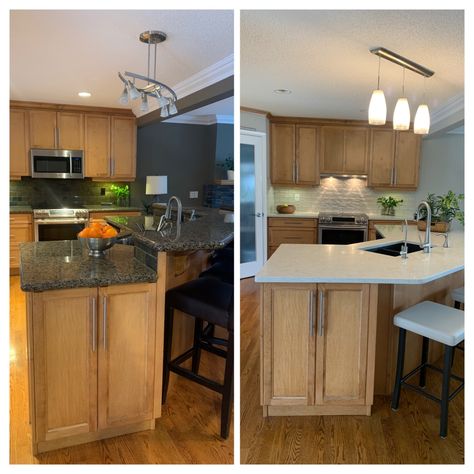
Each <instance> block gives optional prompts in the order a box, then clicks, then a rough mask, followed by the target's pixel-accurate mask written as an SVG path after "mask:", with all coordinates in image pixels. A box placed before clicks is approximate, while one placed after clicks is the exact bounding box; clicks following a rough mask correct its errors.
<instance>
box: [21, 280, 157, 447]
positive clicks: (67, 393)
mask: <svg viewBox="0 0 474 474" xmlns="http://www.w3.org/2000/svg"><path fill="white" fill-rule="evenodd" d="M27 311H28V327H29V334H28V336H29V340H30V341H29V347H31V354H30V355H29V359H30V360H32V372H31V379H30V384H31V390H30V396H31V400H30V403H31V404H32V406H33V410H32V412H31V413H32V426H33V450H34V452H35V453H36V452H44V451H49V450H51V449H56V448H58V447H64V446H71V445H74V444H79V443H84V442H88V441H92V440H94V439H101V438H106V437H110V436H114V435H117V434H122V433H126V432H133V431H139V430H143V429H145V427H146V426H147V425H148V427H151V426H152V424H154V416H153V403H154V373H155V364H154V360H155V359H154V358H155V324H156V322H155V321H156V285H155V284H147V283H143V284H130V285H114V286H110V287H101V288H79V289H71V290H56V291H45V292H40V293H29V294H28V304H27Z"/></svg>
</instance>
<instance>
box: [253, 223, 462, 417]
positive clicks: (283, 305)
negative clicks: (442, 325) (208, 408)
mask: <svg viewBox="0 0 474 474" xmlns="http://www.w3.org/2000/svg"><path fill="white" fill-rule="evenodd" d="M377 230H378V231H379V232H380V233H381V234H382V236H383V237H384V238H382V239H380V240H377V241H372V242H363V243H358V244H353V245H305V244H299V245H294V244H283V245H281V246H280V247H279V248H278V249H277V250H276V252H275V253H274V254H273V255H272V257H271V258H270V259H269V260H268V261H267V263H266V264H265V266H264V267H263V269H262V270H261V271H260V272H259V273H258V274H257V276H256V277H255V281H256V282H257V283H262V287H263V288H262V300H261V325H260V328H261V339H260V340H261V351H260V354H261V361H260V369H261V391H260V394H261V400H260V401H261V405H262V406H263V410H264V416H268V415H324V414H328V415H342V414H346V415H362V414H365V415H370V414H371V406H372V404H373V396H374V393H375V394H389V393H390V392H391V390H392V387H393V377H394V371H395V362H396V349H397V331H396V328H395V327H394V326H393V324H392V319H393V315H394V314H395V313H398V312H399V311H401V310H403V309H405V308H407V307H409V306H412V305H414V304H416V303H418V302H420V301H423V300H431V301H436V302H438V303H443V304H449V305H452V301H451V299H450V290H451V289H453V288H456V287H459V286H462V285H463V268H464V248H463V247H464V236H463V233H462V232H451V233H450V234H449V248H444V247H443V243H444V237H443V236H438V235H433V240H432V243H433V248H432V252H431V253H423V252H422V251H418V252H413V253H410V254H409V255H408V258H407V259H403V258H402V257H401V256H388V255H381V254H378V253H375V252H373V251H368V249H373V248H374V247H384V246H387V245H390V244H394V243H395V242H400V241H401V240H403V233H402V231H401V228H400V227H399V226H393V225H390V226H383V225H381V226H377ZM408 242H411V243H413V244H418V242H419V240H418V231H417V228H416V226H409V231H408ZM410 337H412V338H413V340H410V342H409V343H407V348H409V352H408V353H407V355H406V370H410V369H412V368H413V367H414V366H415V365H417V364H418V363H419V349H420V347H421V341H420V340H418V341H417V339H421V338H418V336H416V335H414V334H413V335H410ZM439 349H440V348H439V346H436V345H435V344H433V347H432V348H431V349H430V359H431V360H433V359H436V358H437V357H438V355H439V354H440V352H439Z"/></svg>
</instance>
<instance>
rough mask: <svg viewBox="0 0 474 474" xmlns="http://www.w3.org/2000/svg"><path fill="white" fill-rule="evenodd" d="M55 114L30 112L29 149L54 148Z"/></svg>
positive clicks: (40, 111) (53, 112) (45, 111)
mask: <svg viewBox="0 0 474 474" xmlns="http://www.w3.org/2000/svg"><path fill="white" fill-rule="evenodd" d="M56 126H57V125H56V112H55V111H51V110H30V144H31V148H56V146H57V143H56Z"/></svg>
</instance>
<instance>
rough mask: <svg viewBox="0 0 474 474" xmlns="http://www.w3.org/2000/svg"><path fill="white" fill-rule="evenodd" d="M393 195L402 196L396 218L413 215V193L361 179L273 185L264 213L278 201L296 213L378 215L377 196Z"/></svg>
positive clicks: (415, 201)
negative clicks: (373, 186) (377, 187)
mask: <svg viewBox="0 0 474 474" xmlns="http://www.w3.org/2000/svg"><path fill="white" fill-rule="evenodd" d="M389 195H390V196H393V197H396V198H397V199H403V203H401V204H399V205H398V207H397V209H396V215H399V216H400V217H410V218H411V217H413V214H414V212H415V210H416V206H417V204H418V201H417V195H416V193H415V192H408V191H406V192H400V190H393V191H392V190H389V189H387V190H373V189H371V188H368V187H367V186H366V180H365V179H363V178H335V177H325V178H321V184H320V186H315V187H301V188H291V187H283V186H273V187H271V188H270V189H269V192H268V195H267V197H268V212H276V206H277V205H278V204H294V205H295V206H296V212H315V213H317V212H328V211H330V212H333V211H338V212H365V213H367V214H380V210H381V209H380V205H379V204H377V198H378V197H380V196H389Z"/></svg>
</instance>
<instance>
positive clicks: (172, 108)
mask: <svg viewBox="0 0 474 474" xmlns="http://www.w3.org/2000/svg"><path fill="white" fill-rule="evenodd" d="M168 109H169V112H170V115H174V114H177V113H178V110H177V109H176V105H175V103H174V101H173V100H172V101H170V105H169V106H168Z"/></svg>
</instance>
